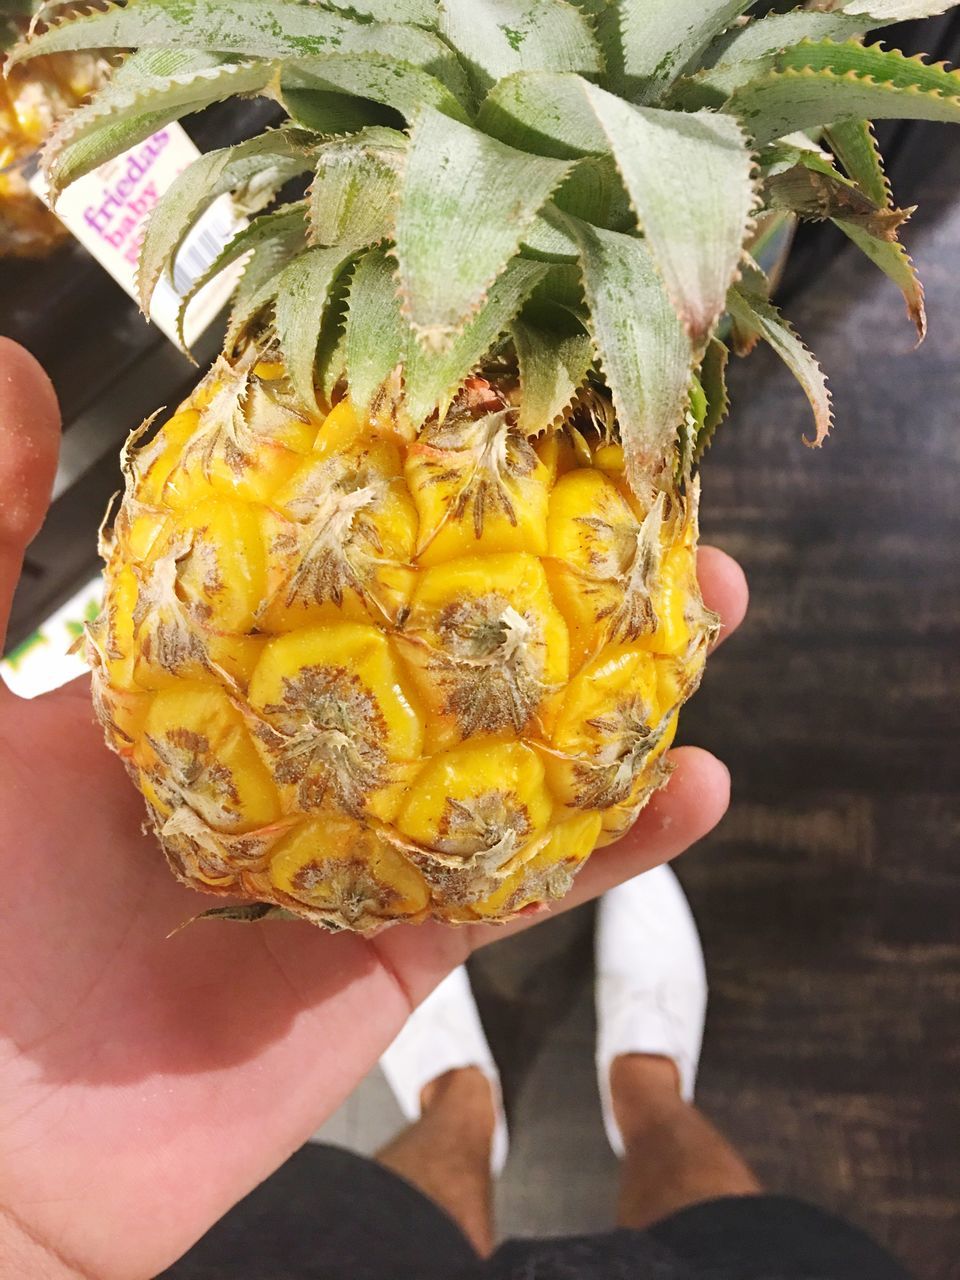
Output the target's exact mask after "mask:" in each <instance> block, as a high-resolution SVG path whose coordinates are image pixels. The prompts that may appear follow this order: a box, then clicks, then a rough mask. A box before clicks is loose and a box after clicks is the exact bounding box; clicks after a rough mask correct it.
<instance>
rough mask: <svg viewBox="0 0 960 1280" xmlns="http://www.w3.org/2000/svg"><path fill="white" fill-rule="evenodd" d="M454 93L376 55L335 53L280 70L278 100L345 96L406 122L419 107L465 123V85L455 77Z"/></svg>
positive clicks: (396, 61)
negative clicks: (385, 109) (365, 101)
mask: <svg viewBox="0 0 960 1280" xmlns="http://www.w3.org/2000/svg"><path fill="white" fill-rule="evenodd" d="M448 79H449V80H453V81H454V82H455V83H457V84H458V89H459V92H454V90H453V89H451V87H450V85H449V84H446V83H444V82H443V81H442V80H439V79H437V77H436V76H433V75H431V74H430V73H429V72H428V71H426V70H424V68H423V67H419V66H415V65H414V64H413V63H411V62H403V61H401V60H400V59H397V58H393V57H385V56H382V55H380V54H376V53H358V54H335V55H331V56H330V57H327V58H315V59H311V60H310V61H304V62H295V63H290V64H289V65H288V66H286V67H284V68H283V70H282V72H281V94H282V96H283V99H284V101H286V100H287V99H288V98H290V96H291V94H293V95H302V94H304V93H307V92H309V93H321V94H349V95H352V96H353V97H357V98H366V99H369V100H370V101H373V102H378V103H381V104H382V105H384V106H386V107H389V108H390V110H391V111H395V112H398V113H400V114H401V115H402V116H404V117H405V118H406V119H407V120H412V119H413V118H414V116H415V115H416V113H417V111H418V110H419V109H420V107H422V106H423V105H424V104H427V105H429V106H431V107H435V108H436V110H437V111H442V112H443V113H444V114H445V115H448V116H452V117H453V118H454V119H455V120H462V121H464V122H466V120H467V118H468V115H467V111H466V109H465V106H464V103H465V102H467V101H469V94H468V92H467V89H466V82H465V81H464V82H463V84H462V85H460V84H459V80H458V77H456V76H453V75H450V76H448Z"/></svg>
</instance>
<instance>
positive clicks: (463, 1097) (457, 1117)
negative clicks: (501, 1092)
mask: <svg viewBox="0 0 960 1280" xmlns="http://www.w3.org/2000/svg"><path fill="white" fill-rule="evenodd" d="M420 1103H421V1106H422V1108H423V1114H424V1116H428V1115H430V1116H437V1117H438V1118H439V1117H440V1116H441V1115H442V1116H443V1118H444V1121H445V1123H446V1124H448V1125H453V1126H456V1128H457V1129H458V1130H459V1131H460V1132H461V1133H465V1134H466V1135H467V1136H469V1137H472V1138H476V1139H477V1140H478V1141H480V1142H482V1143H483V1144H484V1145H485V1146H487V1147H489V1145H490V1143H491V1141H492V1139H493V1130H494V1125H495V1124H496V1112H495V1109H494V1101H493V1094H492V1092H491V1089H490V1081H489V1080H488V1079H487V1077H486V1076H485V1075H484V1074H483V1072H482V1071H481V1070H480V1068H479V1067H458V1068H457V1069H456V1070H454V1071H447V1072H445V1073H444V1074H443V1075H442V1076H438V1077H437V1078H436V1079H435V1080H431V1081H430V1082H429V1083H428V1084H427V1085H425V1086H424V1089H423V1092H422V1093H421V1095H420Z"/></svg>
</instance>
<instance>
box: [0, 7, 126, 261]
mask: <svg viewBox="0 0 960 1280" xmlns="http://www.w3.org/2000/svg"><path fill="white" fill-rule="evenodd" d="M30 17H31V5H30V4H29V3H23V2H21V0H0V50H3V49H6V48H7V47H9V46H10V45H11V44H13V43H14V41H15V40H17V39H18V38H19V37H20V36H22V35H23V33H24V32H25V31H26V30H27V28H28V26H29V23H30ZM4 63H5V58H4V55H3V53H2V52H0V70H2V71H3V72H4V73H5V74H4V75H3V77H2V78H0V257H17V258H34V257H42V256H43V255H45V254H47V253H49V252H50V251H51V250H52V249H54V248H55V247H56V246H57V245H58V244H60V243H61V242H62V241H63V240H65V239H66V238H67V236H68V235H69V233H68V231H67V229H66V227H65V226H64V225H63V223H62V222H60V220H59V218H57V217H56V216H55V214H53V213H51V212H50V210H49V209H48V208H47V207H46V205H44V203H43V202H42V201H41V200H40V199H39V198H38V197H37V196H35V195H34V193H33V192H32V191H31V190H30V186H29V181H28V166H29V163H30V161H31V159H32V157H33V156H34V155H35V154H36V152H37V151H38V150H39V149H40V147H41V146H42V145H43V144H44V142H46V140H47V138H48V137H49V136H50V134H51V132H52V130H53V128H54V125H55V124H56V123H57V121H58V120H60V119H62V118H63V116H64V115H65V114H66V112H67V111H69V109H70V108H71V107H75V106H77V105H78V104H79V103H81V102H82V101H83V100H84V99H85V98H86V97H87V96H88V95H89V94H90V93H91V92H92V91H93V90H94V89H95V88H96V86H97V84H98V83H99V81H100V79H101V78H102V75H103V69H104V62H103V59H102V58H100V57H99V56H95V55H93V54H90V53H82V52H81V53H56V54H51V55H50V56H48V57H43V58H37V59H36V60H35V61H33V62H31V63H29V64H28V65H22V66H16V67H10V68H7V67H6V66H5V65H4Z"/></svg>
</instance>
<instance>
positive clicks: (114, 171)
mask: <svg viewBox="0 0 960 1280" xmlns="http://www.w3.org/2000/svg"><path fill="white" fill-rule="evenodd" d="M199 154H200V153H199V151H198V150H197V148H196V147H195V146H194V145H193V143H192V142H191V141H190V139H189V138H188V137H187V135H186V133H184V131H183V129H182V128H181V127H180V125H178V124H168V125H167V126H166V127H165V128H163V129H160V130H159V131H158V132H157V133H155V134H154V135H153V136H152V137H150V138H145V139H144V141H143V142H140V143H138V144H137V145H136V146H135V147H131V149H130V150H129V151H127V152H126V153H125V154H124V155H122V156H117V157H116V159H114V160H109V161H107V163H106V164H103V165H101V166H100V168H99V169H95V170H94V171H93V173H89V174H87V176H86V177H84V178H78V179H77V181H76V182H74V183H71V185H70V186H69V187H67V189H66V190H65V191H64V192H63V193H62V194H61V195H60V197H59V199H58V200H57V203H56V207H55V210H54V212H55V213H56V214H57V217H58V218H60V220H61V222H63V223H64V225H65V226H66V227H67V229H68V230H69V231H70V232H71V234H72V235H74V236H75V237H76V238H77V239H78V240H79V241H80V243H81V244H82V245H83V246H84V247H85V248H86V249H88V250H89V251H90V253H92V254H93V256H94V257H95V258H96V259H97V261H98V262H99V263H100V264H101V265H102V266H103V267H105V268H106V269H107V271H109V272H110V274H111V275H112V276H113V278H114V280H116V281H117V283H118V284H120V285H122V286H123V288H124V289H125V290H126V291H127V293H129V294H130V296H131V297H132V298H134V299H136V270H137V258H138V255H139V253H140V246H141V244H142V243H143V237H144V235H145V233H146V228H147V219H148V218H149V216H150V213H151V211H152V210H153V209H154V208H155V206H156V204H157V202H158V201H159V199H160V197H161V196H162V195H163V194H164V193H165V192H166V190H167V188H168V187H169V186H170V184H171V183H172V182H173V180H174V178H176V177H177V175H178V174H180V173H182V172H183V170H184V169H186V168H187V167H188V166H189V165H190V164H191V163H192V162H193V161H194V160H195V159H196V158H197V156H198V155H199ZM30 185H31V187H32V188H33V190H34V192H35V193H36V194H37V195H38V196H40V198H41V199H42V200H45V201H46V202H47V203H48V204H49V201H48V200H47V199H46V187H45V184H44V181H43V177H42V175H41V174H39V173H38V174H36V175H35V176H34V178H33V179H32V181H31V183H30ZM244 226H246V219H245V218H244V217H243V215H242V214H239V213H238V212H237V210H236V208H235V207H234V204H233V201H232V199H231V198H230V196H229V195H222V196H220V197H218V199H217V200H215V201H214V202H213V204H211V205H210V207H209V208H208V209H207V211H206V213H204V215H203V216H202V217H201V218H199V219H198V220H197V222H196V223H195V224H194V225H193V227H192V228H191V230H190V234H189V235H188V236H187V238H186V240H185V241H184V243H183V246H182V247H181V249H180V252H179V253H178V254H177V260H176V263H175V264H174V272H173V280H172V281H171V279H170V278H169V276H168V275H167V274H164V275H163V276H162V277H161V279H160V281H159V282H158V284H157V287H156V290H155V292H154V295H153V301H152V303H151V306H150V319H151V320H152V321H153V322H154V324H156V325H157V326H158V327H159V328H160V329H162V330H163V332H164V333H165V334H166V335H167V337H168V338H170V339H171V341H173V342H176V341H177V313H178V311H179V309H180V303H181V300H182V299H183V297H184V296H185V294H186V293H187V292H189V289H190V287H191V285H192V284H193V282H194V281H195V280H198V279H199V278H200V276H202V275H203V273H204V271H206V269H207V268H208V267H209V266H210V265H211V263H212V262H213V261H214V260H215V259H216V257H217V255H218V254H219V253H220V250H221V249H222V248H223V247H224V245H225V244H226V243H227V242H228V241H229V240H230V239H232V237H233V236H234V235H235V233H236V232H237V231H239V230H240V229H241V228H242V227H244ZM240 270H241V265H240V264H239V263H238V264H234V265H233V266H232V267H230V268H227V270H225V271H223V272H222V273H221V274H220V275H218V276H217V277H216V279H214V280H211V281H210V283H209V284H208V285H205V286H204V288H203V289H201V290H200V292H199V293H198V294H197V296H196V298H194V299H193V301H192V302H191V303H190V306H189V308H188V310H187V315H186V320H185V323H184V337H185V339H186V342H187V345H188V346H189V345H190V344H191V343H192V342H194V341H196V339H197V338H198V337H199V336H200V335H201V334H202V333H203V331H204V330H205V329H206V328H207V326H208V325H209V324H210V322H211V321H212V320H213V319H214V317H215V316H216V315H217V314H218V312H219V311H220V309H221V308H222V307H223V305H224V303H225V302H226V300H227V298H228V297H229V295H230V292H231V290H232V289H233V286H234V284H235V283H236V281H237V277H238V275H239V273H240Z"/></svg>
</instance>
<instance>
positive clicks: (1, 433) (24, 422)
mask: <svg viewBox="0 0 960 1280" xmlns="http://www.w3.org/2000/svg"><path fill="white" fill-rule="evenodd" d="M59 448H60V409H59V407H58V405H57V397H56V393H55V392H54V390H53V387H52V386H51V384H50V379H49V378H48V377H47V375H46V374H45V373H44V372H43V370H42V369H41V368H40V365H39V364H37V362H36V360H34V358H33V356H32V355H30V353H29V352H27V351H24V349H23V347H21V346H18V345H17V343H15V342H11V341H10V339H9V338H0V652H2V648H3V640H4V637H5V635H6V630H7V622H8V620H9V617H10V605H11V603H12V601H13V592H14V588H15V587H16V585H17V579H18V578H19V576H20V568H21V565H22V563H23V553H24V551H25V550H26V548H27V546H28V544H29V543H30V541H31V540H32V539H33V537H34V536H35V535H36V533H37V531H38V529H39V528H40V526H41V524H42V523H43V518H44V516H45V515H46V512H47V506H48V505H49V502H50V491H51V489H52V488H53V477H54V474H55V472H56V469H57V455H58V453H59Z"/></svg>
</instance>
